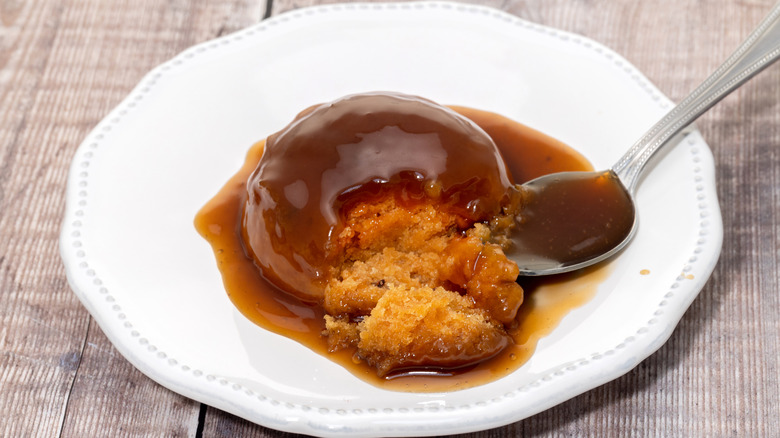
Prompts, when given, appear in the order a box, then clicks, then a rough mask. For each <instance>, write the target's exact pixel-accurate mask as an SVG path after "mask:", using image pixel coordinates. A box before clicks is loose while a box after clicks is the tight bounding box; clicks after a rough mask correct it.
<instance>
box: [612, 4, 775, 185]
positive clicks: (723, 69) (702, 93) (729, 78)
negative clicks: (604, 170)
mask: <svg viewBox="0 0 780 438" xmlns="http://www.w3.org/2000/svg"><path fill="white" fill-rule="evenodd" d="M779 57H780V3H778V4H776V5H775V6H774V7H773V8H772V10H771V11H770V12H769V15H768V16H767V17H766V18H765V19H764V21H762V22H761V24H759V25H758V27H757V28H756V30H754V31H753V33H752V34H750V36H749V37H748V38H747V40H745V42H743V43H742V45H740V46H739V48H737V50H736V51H735V52H734V53H733V54H732V55H731V56H730V57H729V58H728V59H727V60H726V62H724V63H723V64H722V65H721V66H720V67H718V69H717V70H715V72H714V73H713V74H712V75H711V76H710V77H709V78H707V80H705V81H704V82H703V83H702V84H701V85H699V86H698V87H697V88H696V89H695V90H693V92H692V93H691V94H689V95H688V97H686V98H685V99H684V100H683V101H682V102H681V103H680V104H679V105H677V106H676V107H674V108H672V110H671V111H669V112H668V113H667V114H666V116H664V118H663V119H661V121H659V122H658V123H656V124H655V125H654V126H653V127H652V128H650V130H649V131H647V133H645V135H644V136H642V138H640V139H639V141H637V142H636V143H634V145H633V146H632V147H631V149H629V150H628V152H627V153H626V154H625V155H623V157H622V158H620V160H619V161H618V162H617V163H616V164H615V165H614V166H613V167H612V170H613V171H614V172H615V173H616V174H617V175H618V176H619V177H620V179H621V181H622V182H623V184H624V185H625V186H626V188H627V189H628V190H629V192H631V193H633V192H634V189H635V188H636V185H637V181H638V180H639V177H640V176H641V174H642V171H643V169H644V168H645V165H646V164H647V162H648V161H649V160H650V158H651V157H652V156H653V155H654V154H655V153H656V152H658V151H659V150H660V149H661V148H662V147H663V146H666V145H667V144H669V143H670V142H669V140H670V139H671V138H672V137H674V136H675V135H676V134H677V133H679V132H680V131H681V130H683V128H685V127H686V126H688V125H689V124H691V123H692V122H693V121H694V120H696V119H698V118H699V116H701V115H702V114H704V112H706V111H707V110H708V109H710V108H711V107H712V106H713V105H715V104H716V103H718V102H719V101H720V100H721V99H723V98H724V97H726V96H727V95H728V94H729V93H731V92H732V91H734V90H735V89H736V88H737V87H739V86H740V85H742V84H743V83H744V82H745V81H747V80H748V79H750V78H752V77H753V76H754V75H756V74H757V73H759V72H760V71H762V70H763V69H765V68H766V67H768V66H769V65H770V64H772V63H773V62H774V61H776V60H777V59H778V58H779Z"/></svg>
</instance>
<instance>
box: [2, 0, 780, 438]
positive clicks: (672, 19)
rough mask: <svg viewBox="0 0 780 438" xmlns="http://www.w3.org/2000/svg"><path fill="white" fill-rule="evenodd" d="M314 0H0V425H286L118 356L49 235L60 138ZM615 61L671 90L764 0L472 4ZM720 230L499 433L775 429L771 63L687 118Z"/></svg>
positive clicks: (152, 430)
mask: <svg viewBox="0 0 780 438" xmlns="http://www.w3.org/2000/svg"><path fill="white" fill-rule="evenodd" d="M316 3H324V2H321V1H318V0H268V1H267V3H266V1H263V0H211V1H187V0H176V1H156V0H123V1H119V0H117V1H106V0H0V120H2V122H0V352H2V354H1V355H0V413H1V414H0V436H1V437H26V436H58V435H62V436H75V437H82V436H147V435H151V436H256V437H260V436H263V437H265V436H285V435H287V434H282V433H279V432H276V431H273V430H268V429H265V428H263V427H260V426H257V425H254V424H251V423H249V422H247V421H245V420H242V419H240V418H237V417H234V416H232V415H230V414H227V413H224V412H222V411H220V410H218V409H215V408H212V407H209V406H206V405H203V404H200V403H198V402H195V401H192V400H189V399H187V398H184V397H182V396H180V395H178V394H175V393H173V392H171V391H169V390H167V389H165V388H163V387H161V386H159V385H157V384H156V383H154V382H153V381H151V380H150V379H148V378H147V377H145V376H144V375H142V374H141V373H140V372H139V371H137V370H136V369H135V368H133V367H132V366H131V365H130V364H129V363H128V362H127V361H126V360H125V359H124V358H123V357H122V356H120V355H119V354H118V353H117V351H116V350H115V349H114V348H113V346H112V345H111V344H110V343H109V342H108V340H107V339H106V337H105V336H104V335H103V333H102V332H101V331H100V329H99V328H98V326H97V325H96V324H95V322H94V321H93V320H92V318H91V317H90V315H89V314H88V313H87V311H86V310H85V309H84V308H83V307H82V305H81V304H80V303H79V301H78V300H77V299H76V296H75V295H74V294H73V293H72V292H71V290H70V289H69V287H68V284H67V282H66V279H65V272H64V269H63V266H62V263H61V261H60V258H59V254H58V248H57V245H58V243H57V241H58V233H59V228H60V222H61V220H62V215H63V209H64V196H63V195H64V190H65V184H66V174H67V169H68V165H69V163H70V160H71V158H72V156H73V154H74V151H75V150H76V147H77V146H78V145H79V143H80V142H81V141H82V139H83V138H84V137H85V136H86V134H87V133H88V132H89V131H90V130H91V129H92V128H93V127H94V126H95V125H96V123H97V122H98V121H99V120H100V119H101V118H103V117H104V116H105V115H106V113H107V112H108V111H109V110H110V109H111V108H113V107H114V106H115V105H116V104H117V103H118V102H119V101H120V100H121V99H122V98H123V97H124V96H125V95H126V94H127V93H128V92H129V91H130V89H131V88H132V87H133V86H134V85H135V84H136V83H137V82H138V81H139V79H140V78H141V77H142V76H143V75H144V73H146V72H147V71H148V70H149V69H151V68H152V67H154V66H156V65H157V64H159V63H161V62H163V61H165V60H167V59H169V58H171V57H172V56H174V55H176V54H177V53H178V52H180V51H182V50H183V49H185V48H187V47H189V46H191V45H193V44H196V43H200V42H203V41H206V40H209V39H211V38H214V37H217V36H220V35H224V34H226V33H230V32H233V31H236V30H239V29H241V28H243V27H245V26H248V25H251V24H253V23H256V22H257V21H258V20H261V19H263V18H264V17H268V16H272V15H276V14H279V13H282V12H285V11H288V10H291V9H295V8H299V7H303V6H308V5H310V4H316ZM475 3H481V4H486V5H490V6H494V7H496V8H500V9H502V10H504V11H507V12H509V13H511V14H515V15H517V16H519V17H521V18H524V19H527V20H530V21H534V22H537V23H540V24H544V25H548V26H552V27H556V28H560V29H565V30H568V31H572V32H576V33H579V34H582V35H584V36H587V37H590V38H592V39H595V40H596V41H599V42H601V43H603V44H605V45H607V46H609V47H611V48H613V49H614V50H615V51H617V52H618V53H620V54H622V55H623V56H625V57H626V58H627V59H628V60H629V61H631V62H632V63H634V64H635V65H636V66H637V67H638V68H639V69H640V70H641V71H643V72H644V73H645V74H646V75H647V76H648V77H649V78H650V80H651V81H652V82H653V83H655V84H656V85H657V86H658V87H659V88H660V89H661V90H662V91H663V92H664V93H665V94H667V95H668V96H669V97H671V98H672V99H673V100H679V99H680V98H682V97H683V96H684V95H685V94H686V93H687V92H688V91H689V90H691V89H692V88H693V87H694V86H695V85H697V84H698V83H699V82H700V81H701V80H703V79H704V77H705V76H706V75H707V74H708V73H709V72H710V71H711V70H712V69H714V68H715V67H716V66H717V65H718V64H719V63H720V62H721V61H722V60H723V59H725V57H726V56H727V55H728V54H729V53H730V52H731V51H732V50H733V49H734V48H735V47H736V46H737V45H738V43H739V42H740V41H741V40H742V39H743V38H744V37H745V36H746V35H747V34H748V32H749V31H750V30H751V29H752V28H753V27H754V26H755V25H756V23H757V22H758V21H759V20H760V19H761V18H762V17H763V16H764V15H765V14H766V12H767V10H768V9H769V8H770V7H771V2H770V1H768V0H752V1H742V2H736V1H733V0H708V1H706V2H702V1H698V0H659V1H645V2H638V1H634V0H591V1H573V0H545V1H541V0H537V1H533V0H527V1H520V0H504V1H498V0H483V1H475ZM698 125H699V128H700V130H701V131H702V133H703V135H704V137H705V139H706V140H707V141H708V143H709V144H710V146H711V147H712V149H713V151H714V154H715V159H716V165H717V180H718V196H719V198H720V202H721V206H722V211H723V221H724V225H725V236H724V243H723V252H722V255H721V258H720V262H719V264H718V266H717V268H716V269H715V272H714V274H713V276H712V278H711V279H710V281H709V282H708V283H707V285H706V287H705V288H704V290H703V291H702V292H701V294H700V296H699V297H698V298H697V299H696V301H695V302H694V303H693V305H692V306H691V308H690V309H689V310H688V312H687V313H686V315H685V317H684V318H683V319H682V321H681V323H680V324H679V326H678V328H677V329H676V331H675V332H674V334H673V335H672V337H671V339H670V340H669V341H668V342H667V343H666V344H665V345H664V346H663V347H662V348H661V349H660V350H659V351H658V352H657V353H655V354H654V355H652V356H651V357H650V358H648V359H647V360H645V361H644V362H642V363H641V364H640V365H639V366H638V367H636V368H635V369H634V370H632V371H631V372H629V373H628V374H626V375H625V376H623V377H621V378H619V379H617V380H615V381H613V382H611V383H608V384H606V385H604V386H601V387H599V388H597V389H595V390H593V391H590V392H588V393H585V394H583V395H581V396H579V397H576V398H574V399H572V400H570V401H568V402H565V403H563V404H561V405H559V406H557V407H555V408H553V409H550V410H548V411H546V412H543V413H541V414H538V415H536V416H534V417H532V418H529V419H527V420H524V421H521V422H518V423H515V424H511V425H509V426H506V427H503V428H500V429H496V430H491V431H485V432H481V433H474V434H470V436H473V437H488V436H490V437H498V436H502V437H503V436H519V435H523V436H526V435H527V436H537V435H539V436H546V435H551V436H580V435H596V436H601V435H620V436H623V435H629V434H630V435H640V436H648V435H649V436H653V435H654V436H767V437H768V436H780V420H778V412H779V411H778V409H779V408H778V406H780V383H778V382H779V381H780V379H779V377H780V376H779V374H780V365H779V364H780V360H779V359H780V310H779V309H780V278H779V277H780V269H778V258H779V257H780V241H778V233H780V219H778V218H780V66H774V67H772V68H770V69H769V70H767V71H766V72H764V73H762V74H761V75H760V76H758V77H757V78H755V79H753V80H752V81H751V82H750V83H748V84H747V85H746V86H745V87H743V88H742V89H741V90H739V91H738V92H737V93H736V94H734V95H732V96H730V97H728V98H727V99H726V100H725V101H723V102H722V103H721V104H719V105H718V106H717V107H716V108H715V109H713V110H712V111H711V112H710V113H708V114H707V115H706V116H704V118H703V119H701V120H700V122H699V123H698Z"/></svg>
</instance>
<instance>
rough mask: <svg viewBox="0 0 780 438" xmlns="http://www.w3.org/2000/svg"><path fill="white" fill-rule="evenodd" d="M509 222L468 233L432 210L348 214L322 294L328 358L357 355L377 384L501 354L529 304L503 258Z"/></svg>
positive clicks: (396, 207) (365, 206) (391, 205)
mask: <svg viewBox="0 0 780 438" xmlns="http://www.w3.org/2000/svg"><path fill="white" fill-rule="evenodd" d="M504 213H505V214H503V215H500V216H498V217H497V218H494V219H493V220H492V221H491V222H490V223H488V224H483V223H474V224H469V223H467V222H466V221H464V219H463V217H462V216H460V215H458V214H457V213H453V212H448V211H447V209H445V208H441V206H437V205H436V204H435V203H417V204H413V205H404V204H402V203H401V202H398V201H397V200H396V199H395V198H394V197H390V198H388V199H385V200H383V201H381V202H366V203H361V204H358V205H356V206H353V207H351V208H350V209H349V211H347V212H345V213H344V218H345V219H344V224H345V226H344V228H343V229H342V230H341V233H340V234H339V239H338V246H339V247H340V248H341V256H340V259H339V260H338V261H337V263H335V264H334V265H333V266H332V267H331V272H330V273H329V275H328V278H329V280H328V284H327V286H326V288H325V294H324V301H323V307H324V309H325V311H326V313H327V314H326V316H325V323H326V328H325V331H324V333H323V334H324V335H325V336H326V337H327V340H328V346H329V349H330V350H331V351H338V350H341V349H344V348H353V347H354V348H356V351H357V352H356V357H357V358H358V359H360V360H363V361H366V362H367V363H368V364H369V365H371V366H372V367H374V368H375V369H376V370H377V373H378V374H379V375H380V376H385V375H388V374H391V373H395V372H402V371H403V370H405V369H420V368H425V367H427V366H433V367H435V368H437V369H442V368H445V369H446V368H458V367H461V366H465V365H469V364H473V363H475V362H479V361H481V360H484V359H487V358H490V357H492V356H494V355H495V354H497V353H498V352H499V351H501V350H502V349H503V348H504V347H505V346H506V345H507V344H508V343H510V342H511V339H509V337H508V335H507V331H506V330H507V328H508V327H509V326H510V325H511V324H512V323H513V322H514V320H515V316H516V314H517V310H518V308H519V307H520V304H521V303H522V301H523V290H522V288H521V287H520V286H519V285H518V284H517V283H516V282H515V280H516V279H517V275H518V269H517V266H516V265H515V264H514V263H512V262H511V261H509V260H508V259H507V258H506V256H505V255H504V252H503V248H502V244H505V242H506V241H507V239H506V238H505V236H506V234H507V233H508V232H509V228H510V227H511V225H512V223H513V221H512V220H511V217H512V215H511V212H509V211H505V212H504Z"/></svg>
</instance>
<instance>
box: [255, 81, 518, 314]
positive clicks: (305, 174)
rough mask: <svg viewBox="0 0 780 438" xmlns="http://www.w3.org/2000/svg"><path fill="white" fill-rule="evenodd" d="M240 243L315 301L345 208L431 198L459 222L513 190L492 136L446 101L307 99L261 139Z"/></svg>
mask: <svg viewBox="0 0 780 438" xmlns="http://www.w3.org/2000/svg"><path fill="white" fill-rule="evenodd" d="M247 190H248V192H249V194H248V199H247V202H246V207H245V212H244V218H243V221H244V222H243V223H244V242H246V246H247V250H248V252H249V254H250V255H251V256H252V257H253V258H254V259H255V262H256V263H257V265H258V266H259V267H260V268H261V269H262V270H263V273H264V275H265V277H266V279H268V280H270V281H271V282H272V283H274V284H275V285H276V286H277V287H279V288H281V289H284V290H285V291H287V292H288V293H291V294H293V295H296V296H298V297H299V298H302V299H305V300H311V301H317V300H319V299H321V297H322V294H323V290H324V278H325V276H326V275H327V271H328V269H329V268H330V267H331V266H333V265H335V264H337V263H338V262H339V260H338V258H339V257H340V255H341V254H342V251H343V250H344V242H343V241H342V240H340V238H341V237H340V232H341V231H342V229H343V228H344V217H342V216H343V214H344V213H345V212H348V211H350V210H351V208H352V207H353V206H357V205H360V204H363V203H369V204H373V203H376V202H377V201H379V200H382V199H386V198H387V197H388V196H393V197H395V201H396V202H397V203H398V204H400V205H407V206H414V205H415V204H423V203H435V205H436V207H437V209H439V210H445V211H447V212H449V213H453V214H455V215H456V216H458V217H459V218H461V222H462V224H460V226H461V228H462V229H464V228H467V227H470V226H471V224H473V223H474V222H487V221H488V220H490V219H491V218H493V217H494V216H496V215H497V214H499V213H500V212H501V208H502V206H503V205H506V204H508V203H509V199H508V196H509V193H510V192H512V191H514V192H516V191H517V190H516V189H515V187H514V185H513V184H512V181H511V179H510V177H509V173H508V172H507V169H506V165H505V164H504V162H503V160H502V158H501V155H500V154H499V151H498V150H497V149H496V147H495V146H494V144H493V141H492V140H491V138H490V137H489V136H488V135H486V134H485V133H484V132H483V131H482V130H480V129H479V128H478V127H477V126H476V125H474V123H473V122H472V121H470V120H469V119H467V118H464V117H461V116H460V115H458V114H457V113H455V112H454V111H452V110H451V109H449V108H446V107H442V106H440V105H438V104H435V103H433V102H431V101H428V100H425V99H422V98H419V97H416V96H407V95H403V94H388V93H367V94H357V95H351V96H347V97H345V98H342V99H339V100H336V101H334V102H330V103H327V104H322V105H317V106H314V107H311V108H309V109H307V110H305V111H303V112H302V113H301V114H299V115H298V116H297V117H296V118H295V120H293V122H292V123H290V124H289V125H288V126H287V127H285V128H284V129H282V130H281V131H279V132H277V133H275V134H273V135H271V136H270V137H268V140H267V141H266V145H265V151H264V156H263V160H262V161H261V162H260V164H259V166H258V167H257V169H256V170H255V171H254V172H253V173H252V175H250V177H249V181H248V184H247Z"/></svg>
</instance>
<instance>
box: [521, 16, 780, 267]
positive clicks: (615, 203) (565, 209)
mask: <svg viewBox="0 0 780 438" xmlns="http://www.w3.org/2000/svg"><path fill="white" fill-rule="evenodd" d="M778 57H780V3H778V4H776V5H775V6H774V7H773V8H772V10H771V11H770V12H769V15H768V16H767V17H766V18H765V19H764V20H763V21H762V22H761V24H759V26H758V27H757V28H756V30H754V31H753V33H752V34H751V35H750V36H749V37H748V38H747V39H746V40H745V41H744V42H743V43H742V44H741V45H740V46H739V48H738V49H737V50H736V51H735V52H734V53H733V54H732V55H731V56H730V57H729V58H728V59H727V60H726V62H724V63H723V64H722V65H721V66H720V67H718V69H717V70H715V72H714V73H713V74H712V75H711V76H710V77H709V78H707V80H705V81H704V82H703V83H702V84H701V85H699V86H698V87H697V88H696V89H695V90H693V92H692V93H691V94H690V95H688V97H686V98H685V99H684V100H683V101H682V102H681V103H680V104H679V105H677V106H676V107H674V108H673V109H672V110H671V111H669V112H668V113H667V114H666V115H665V116H664V117H663V118H662V119H661V120H660V121H659V122H658V123H656V124H655V125H654V126H653V127H652V128H650V130H649V131H647V133H646V134H645V135H644V136H642V137H641V138H640V139H639V141H637V142H636V143H634V145H633V146H632V147H631V148H630V149H629V150H628V152H627V153H626V154H625V155H623V157H622V158H620V160H619V161H618V162H617V163H616V164H615V165H614V166H612V168H611V169H609V170H606V171H601V172H563V173H555V174H551V175H546V176H542V177H540V178H536V179H534V180H532V181H529V182H527V183H525V184H523V185H522V186H521V190H523V192H524V194H525V198H526V202H525V204H524V206H523V209H522V211H521V213H520V215H519V216H518V218H517V220H518V228H517V230H516V231H515V233H514V236H513V240H514V242H515V245H514V248H513V249H512V250H510V251H508V253H507V255H508V256H509V258H510V259H512V260H513V261H515V262H516V263H517V264H518V266H519V268H520V275H525V276H535V275H549V274H558V273H562V272H568V271H573V270H575V269H580V268H584V267H586V266H589V265H592V264H594V263H597V262H600V261H602V260H605V259H607V258H609V257H611V256H612V255H614V254H616V253H617V252H618V251H620V250H621V249H622V248H623V247H625V246H626V245H627V244H628V242H629V241H630V240H631V238H632V237H633V236H634V234H635V233H636V230H637V220H636V211H635V206H634V202H633V197H634V193H635V190H636V187H637V182H638V181H639V178H640V177H641V175H642V172H643V170H644V169H645V166H646V164H647V163H648V161H649V160H650V158H652V157H653V156H654V155H655V154H656V153H657V152H658V151H660V150H661V149H663V148H664V147H666V146H668V145H675V144H677V142H673V141H670V140H672V139H673V138H674V137H675V136H676V135H677V134H679V133H680V132H681V131H683V129H684V128H686V126H688V125H689V124H691V123H692V122H693V121H694V120H696V119H697V118H699V116H701V115H702V114H703V113H704V112H706V111H707V110H709V109H710V108H711V107H712V106H713V105H715V104H716V103H717V102H719V101H720V100H721V99H723V98H724V97H725V96H726V95H728V94H729V93H731V92H732V91H734V90H735V89H736V88H738V87H739V86H740V85H742V84H743V83H745V82H746V81H747V80H748V79H750V78H751V77H753V76H754V75H756V74H757V73H759V72H760V71H762V70H763V69H765V68H766V67H768V66H769V65H770V64H772V63H773V62H774V61H776V60H777V59H778ZM583 196H590V197H591V198H592V199H591V201H590V202H583Z"/></svg>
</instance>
